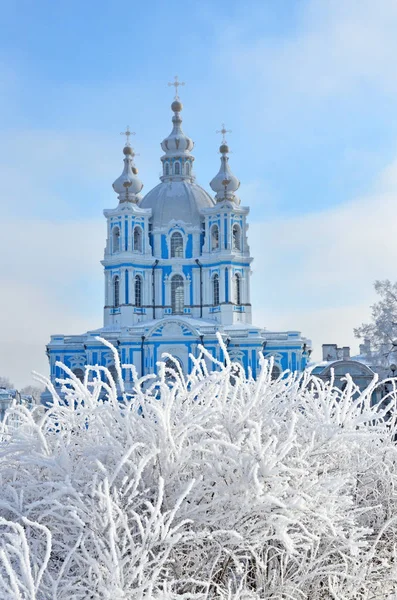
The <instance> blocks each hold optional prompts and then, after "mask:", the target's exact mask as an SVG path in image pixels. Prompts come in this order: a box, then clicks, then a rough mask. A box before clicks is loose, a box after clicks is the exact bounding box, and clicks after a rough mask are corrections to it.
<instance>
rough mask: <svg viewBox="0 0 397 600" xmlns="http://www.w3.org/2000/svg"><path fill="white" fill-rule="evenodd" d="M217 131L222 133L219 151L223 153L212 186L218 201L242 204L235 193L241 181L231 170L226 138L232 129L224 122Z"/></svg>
mask: <svg viewBox="0 0 397 600" xmlns="http://www.w3.org/2000/svg"><path fill="white" fill-rule="evenodd" d="M217 133H221V134H222V143H221V145H220V147H219V152H220V154H221V166H220V169H219V171H218V173H217V175H215V177H214V178H213V179H212V181H211V183H210V186H211V188H212V189H213V190H214V192H216V193H215V198H216V200H217V201H218V202H222V201H223V200H231V201H233V202H235V203H236V204H240V199H239V198H238V196H236V195H235V193H234V192H236V191H237V190H238V188H239V187H240V181H239V179H237V177H236V176H235V175H233V173H232V172H231V170H230V166H229V157H228V154H229V152H230V150H229V146H228V144H227V141H226V138H225V135H226V133H231V132H230V130H229V131H228V130H227V129H225V125H224V124H222V129H221V130H220V131H217Z"/></svg>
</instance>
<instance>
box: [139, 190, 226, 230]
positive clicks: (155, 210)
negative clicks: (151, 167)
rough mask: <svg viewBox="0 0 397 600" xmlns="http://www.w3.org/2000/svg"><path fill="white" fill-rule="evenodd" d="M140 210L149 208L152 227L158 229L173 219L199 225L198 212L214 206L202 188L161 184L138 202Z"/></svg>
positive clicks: (213, 202)
mask: <svg viewBox="0 0 397 600" xmlns="http://www.w3.org/2000/svg"><path fill="white" fill-rule="evenodd" d="M139 205H140V207H141V208H151V209H152V214H153V225H154V226H155V227H160V226H162V225H164V224H165V223H169V222H170V221H172V220H173V219H175V220H177V221H178V220H180V221H183V222H184V223H189V224H191V225H199V224H200V221H201V217H200V211H201V210H202V209H203V208H208V207H211V206H214V205H215V201H214V200H213V199H212V198H211V196H210V195H209V194H207V192H206V191H205V190H203V188H202V187H200V186H199V185H197V184H196V183H191V182H188V181H168V182H163V183H160V184H159V185H157V186H156V187H155V188H153V189H152V190H151V191H150V192H148V193H147V194H146V196H145V197H144V198H143V199H142V200H141V202H140V204H139Z"/></svg>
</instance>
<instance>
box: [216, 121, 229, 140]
mask: <svg viewBox="0 0 397 600" xmlns="http://www.w3.org/2000/svg"><path fill="white" fill-rule="evenodd" d="M216 133H221V134H222V144H227V142H226V134H227V133H232V130H231V129H225V124H224V123H222V129H218V130H217V132H216Z"/></svg>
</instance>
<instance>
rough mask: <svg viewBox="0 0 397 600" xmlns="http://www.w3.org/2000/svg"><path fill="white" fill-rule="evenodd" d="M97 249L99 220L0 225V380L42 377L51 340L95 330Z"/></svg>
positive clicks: (99, 289) (101, 242)
mask: <svg viewBox="0 0 397 600" xmlns="http://www.w3.org/2000/svg"><path fill="white" fill-rule="evenodd" d="M103 246H104V226H103V223H102V222H100V221H99V220H92V221H89V220H86V221H84V220H81V221H79V222H63V223H54V222H49V221H37V220H36V221H35V220H32V219H30V220H22V219H21V220H17V219H3V220H2V233H1V236H0V256H2V257H3V260H2V269H1V287H0V332H1V344H0V374H2V375H4V376H7V377H9V378H10V379H11V380H12V381H13V382H14V384H15V385H17V386H19V387H20V386H22V385H26V384H27V383H29V382H30V381H31V375H30V373H31V371H32V370H36V371H39V372H41V373H44V374H47V372H48V364H47V359H46V357H45V345H46V344H47V343H48V341H49V339H50V335H51V334H56V333H79V332H83V331H86V330H87V329H92V328H94V327H99V326H101V324H102V305H103V298H102V290H103V285H102V268H101V266H100V265H99V260H100V258H101V255H102V253H103Z"/></svg>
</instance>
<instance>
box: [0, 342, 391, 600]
mask: <svg viewBox="0 0 397 600" xmlns="http://www.w3.org/2000/svg"><path fill="white" fill-rule="evenodd" d="M220 343H222V342H221V340H220ZM224 351H225V353H226V348H224ZM202 352H203V354H202V356H201V358H200V359H195V360H194V361H193V364H194V368H193V371H192V373H190V374H189V375H188V376H186V377H185V376H184V375H183V374H182V373H181V372H178V371H177V367H176V371H175V372H173V373H172V377H170V373H168V372H167V370H166V369H165V368H161V369H160V374H159V377H158V378H155V379H153V378H152V379H151V378H148V377H145V378H144V379H139V377H138V376H137V372H136V370H135V369H134V368H133V366H127V365H123V366H122V368H123V369H127V368H130V369H131V372H132V377H133V380H134V386H135V388H134V393H133V394H131V395H129V394H127V393H126V392H125V391H124V388H123V386H122V385H120V381H118V382H114V381H113V380H112V378H111V374H110V373H109V372H106V373H105V375H104V374H103V373H104V370H103V369H102V370H101V369H100V368H98V367H90V368H88V369H87V373H86V378H85V380H84V382H81V381H79V379H77V378H76V377H75V376H74V375H73V373H71V372H70V371H68V370H67V369H65V378H64V380H63V386H64V393H65V400H64V401H61V399H60V398H58V397H56V398H54V403H53V406H52V408H51V409H50V410H48V411H47V412H46V413H45V414H44V415H40V416H39V418H38V417H36V416H35V414H34V413H33V414H32V413H31V412H29V411H27V410H24V409H23V407H18V406H14V407H13V408H12V409H11V411H10V415H8V417H7V418H6V420H5V422H4V423H3V424H2V426H1V427H2V429H1V431H0V436H1V440H2V442H1V445H0V478H1V479H0V481H1V487H0V515H1V517H2V519H1V521H0V597H1V598H2V599H4V600H14V599H19V598H20V599H23V600H25V599H28V600H69V599H70V598H72V597H73V598H74V599H77V600H80V599H81V600H83V599H86V598H92V599H93V600H99V599H101V600H102V599H109V600H110V599H111V600H127V599H131V598H134V599H137V600H139V599H142V600H149V599H155V600H177V599H179V598H180V599H181V598H189V599H192V598H199V599H204V598H221V599H225V600H226V599H233V600H235V599H236V600H238V599H240V600H243V599H245V600H248V599H256V598H257V599H259V598H268V599H274V600H276V599H281V598H289V599H292V600H305V599H307V600H322V599H324V600H325V599H327V600H328V599H331V598H343V599H344V600H349V599H352V600H353V599H358V598H360V599H362V600H370V599H372V598H373V599H375V598H377V597H379V598H383V599H390V600H391V599H392V598H395V596H394V595H393V594H397V557H396V552H397V551H396V548H397V534H396V530H397V528H396V522H395V515H396V514H397V493H396V490H397V468H396V466H397V450H396V445H395V435H396V424H395V419H394V418H391V415H393V414H395V410H396V391H395V389H396V388H395V386H393V385H392V386H391V387H390V390H391V391H389V393H388V398H387V399H386V400H385V402H384V403H383V404H382V405H379V406H374V405H373V404H372V393H373V390H374V387H375V386H376V385H378V384H377V382H374V383H373V385H372V386H370V387H369V388H368V389H367V390H365V391H364V392H361V393H359V392H358V391H357V389H356V388H355V387H354V385H353V384H352V383H351V382H350V383H349V382H348V384H347V386H346V387H345V389H344V390H343V391H340V390H339V389H337V388H334V387H333V386H332V385H331V384H329V383H324V382H322V381H321V380H319V379H316V378H315V377H313V376H311V375H310V374H308V373H305V374H303V375H296V374H291V373H290V374H288V373H287V374H285V375H284V377H282V378H279V379H278V380H276V381H272V377H271V365H269V364H268V363H267V362H266V361H264V360H262V364H261V374H260V377H259V378H258V380H257V381H255V380H253V379H252V378H246V377H245V375H244V373H243V372H242V370H239V369H237V368H236V365H235V364H233V363H232V362H231V361H230V360H227V361H226V362H225V365H223V364H220V363H219V364H217V365H216V366H217V369H218V370H215V371H212V372H211V371H208V369H207V365H208V361H210V360H211V357H210V356H209V355H205V354H206V351H205V349H204V348H203V349H202ZM117 370H118V375H119V378H120V377H121V374H122V371H121V366H120V365H118V368H117ZM11 412H12V413H13V414H14V415H15V413H17V416H18V423H19V427H17V428H16V427H15V426H11V423H14V422H15V419H12V418H11Z"/></svg>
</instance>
